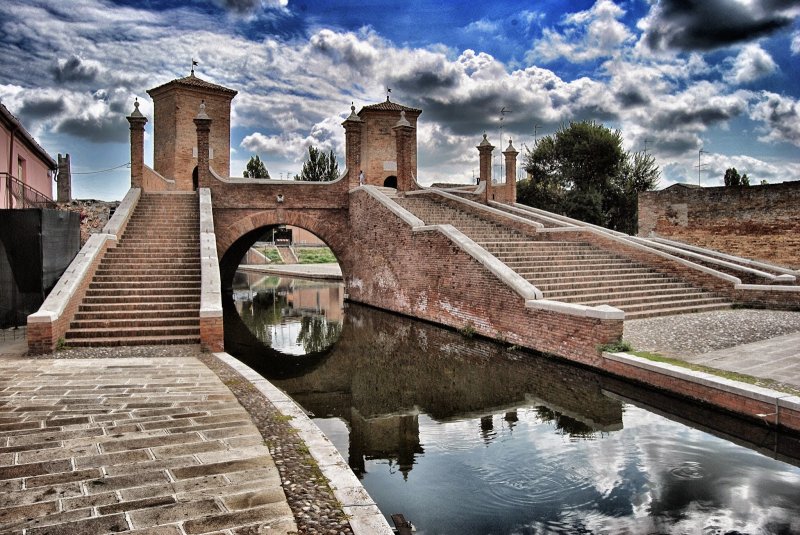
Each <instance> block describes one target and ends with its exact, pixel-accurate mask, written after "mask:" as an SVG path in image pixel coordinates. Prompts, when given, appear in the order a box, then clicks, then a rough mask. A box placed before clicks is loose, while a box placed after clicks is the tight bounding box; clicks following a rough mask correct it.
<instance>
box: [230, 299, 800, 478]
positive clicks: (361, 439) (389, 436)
mask: <svg viewBox="0 0 800 535" xmlns="http://www.w3.org/2000/svg"><path fill="white" fill-rule="evenodd" d="M232 314H233V315H236V312H235V311H232ZM231 319H232V320H233V323H235V322H236V318H233V317H232V318H231ZM226 320H227V318H226ZM265 349H266V348H265ZM443 355H448V357H449V358H442V356H443ZM237 357H238V358H240V359H242V360H244V361H245V362H246V363H247V364H248V365H249V366H251V367H253V368H254V369H256V370H258V371H260V372H261V373H262V374H263V375H264V376H266V377H268V378H269V379H270V381H271V382H272V383H274V384H275V385H277V386H278V387H279V388H281V389H282V390H284V391H286V392H287V393H288V394H289V395H290V396H291V397H292V398H293V399H295V400H297V401H298V403H300V404H301V405H302V406H303V408H305V409H306V410H308V411H311V412H312V413H314V414H316V415H318V416H320V417H326V416H335V417H338V418H341V419H343V420H344V421H345V422H347V425H348V428H349V429H348V430H349V440H350V459H349V463H350V465H351V467H353V469H354V470H356V471H358V470H359V468H361V469H363V468H364V462H365V460H366V459H371V458H382V459H391V460H394V461H397V463H398V465H399V467H400V469H401V470H406V471H407V470H410V469H411V467H412V465H413V463H414V458H415V457H416V456H417V455H418V454H419V453H421V446H420V437H419V413H420V411H422V412H424V413H425V414H427V415H429V416H430V417H431V418H433V419H435V420H438V421H447V420H455V419H463V418H481V419H482V422H487V425H488V423H489V422H490V421H491V417H492V416H493V415H494V416H495V417H502V418H503V419H504V421H506V422H512V421H513V419H514V410H515V408H517V407H539V410H537V412H538V417H539V419H541V420H547V421H552V423H553V428H554V432H561V433H565V434H568V435H575V436H584V437H585V436H590V435H591V434H593V433H597V432H613V431H615V430H618V429H621V428H622V405H621V403H620V402H619V399H623V400H624V401H625V402H632V403H635V404H638V405H642V406H645V407H647V408H648V410H650V411H654V412H657V413H660V414H663V415H664V416H666V417H668V418H670V419H673V420H677V421H679V422H682V423H685V424H688V425H690V426H692V427H697V428H700V429H702V430H703V431H706V432H709V433H712V434H714V435H717V436H720V437H723V438H725V439H726V440H733V441H734V442H736V443H738V444H740V445H743V446H745V447H748V448H751V449H754V450H757V451H759V452H761V453H763V454H764V455H767V456H769V457H776V458H779V459H781V460H783V461H785V462H789V463H791V464H795V465H800V441H798V439H797V437H796V436H794V435H783V434H779V433H776V432H774V430H770V429H765V428H764V426H763V424H758V423H755V424H747V423H745V422H743V421H742V420H741V419H738V418H736V417H734V416H732V415H728V414H726V413H720V412H718V411H717V412H715V411H713V410H711V409H709V408H708V407H707V406H703V405H698V404H695V403H691V402H687V401H682V400H679V399H677V398H675V397H672V396H669V395H666V394H664V393H658V392H653V391H652V390H649V389H643V388H641V387H636V386H633V385H631V384H629V383H627V382H625V381H621V380H618V379H614V378H611V377H609V376H607V375H604V374H598V373H594V372H591V371H589V370H586V369H584V368H578V367H576V366H572V365H569V364H566V363H563V362H559V361H558V360H554V359H549V358H544V357H538V356H534V355H528V354H526V355H525V358H519V357H520V354H519V353H516V352H509V351H507V350H506V349H504V348H503V347H502V346H499V345H497V344H492V343H488V342H485V341H482V340H477V339H472V340H468V339H465V338H464V337H463V336H461V335H460V334H458V333H456V332H453V331H449V330H446V329H441V328H438V327H436V326H433V325H431V324H429V323H425V322H419V321H413V320H410V319H407V318H402V317H398V316H396V315H394V314H387V313H383V312H380V311H377V310H374V309H368V308H365V307H360V306H358V305H351V306H350V307H348V311H347V315H346V316H345V322H344V328H343V330H342V333H341V336H340V338H339V341H338V342H337V343H336V344H335V345H334V346H333V347H332V348H331V349H330V350H329V351H327V352H325V353H324V355H317V356H315V358H314V359H313V363H310V362H309V363H306V366H305V367H304V369H303V371H302V373H295V372H296V366H297V363H294V362H289V363H288V364H287V366H286V367H285V368H281V367H279V365H277V364H276V361H277V360H278V359H279V357H276V358H274V359H273V358H270V357H269V356H267V355H266V353H265V352H264V351H263V350H262V351H261V352H260V351H253V352H252V353H250V354H249V355H241V356H239V354H238V353H237ZM365 360H369V361H370V364H369V366H366V365H364V361H365ZM443 378H444V380H443ZM472 432H474V433H475V434H476V436H477V435H479V434H482V433H485V432H486V425H483V428H478V427H475V428H474V429H472ZM486 439H487V440H490V439H491V437H490V436H488V435H487V437H486Z"/></svg>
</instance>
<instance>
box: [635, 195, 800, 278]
mask: <svg viewBox="0 0 800 535" xmlns="http://www.w3.org/2000/svg"><path fill="white" fill-rule="evenodd" d="M651 234H654V235H656V236H661V237H664V238H669V239H675V240H678V241H683V242H686V243H690V244H693V245H698V246H701V247H708V248H711V249H716V250H719V251H723V252H726V253H730V254H734V255H738V256H743V257H746V258H753V259H757V260H763V261H766V262H772V263H776V264H781V265H785V266H789V267H792V268H795V269H800V181H798V182H784V183H783V184H768V185H764V186H750V187H716V188H696V187H687V186H685V185H679V184H678V185H674V186H670V187H669V188H667V189H664V190H661V191H649V192H644V193H640V194H639V235H640V236H650V235H651Z"/></svg>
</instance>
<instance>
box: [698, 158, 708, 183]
mask: <svg viewBox="0 0 800 535" xmlns="http://www.w3.org/2000/svg"><path fill="white" fill-rule="evenodd" d="M703 154H708V151H705V150H703V149H700V150H699V151H697V185H698V186H699V185H700V170H701V169H703V168H704V167H707V166H708V164H706V163H702V162H701V161H700V157H701V156H702V155H703Z"/></svg>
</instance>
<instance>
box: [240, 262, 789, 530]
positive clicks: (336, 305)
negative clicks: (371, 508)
mask: <svg viewBox="0 0 800 535" xmlns="http://www.w3.org/2000/svg"><path fill="white" fill-rule="evenodd" d="M343 295H344V290H343V287H342V285H341V284H339V283H327V282H318V281H303V280H299V279H294V280H292V279H278V278H274V277H264V276H263V275H260V274H253V273H248V272H245V271H240V272H239V273H238V274H237V278H236V283H235V286H234V292H233V295H232V296H230V297H232V299H231V298H230V297H229V298H227V299H226V303H225V334H226V339H225V344H226V349H227V350H228V352H230V353H232V354H233V355H235V356H237V357H238V358H240V359H241V360H242V361H244V362H246V363H247V364H248V365H250V366H251V367H253V368H255V369H256V370H258V371H259V372H260V373H262V374H263V375H264V376H266V377H267V378H269V379H270V380H271V381H272V382H273V383H274V384H276V385H277V386H278V387H280V388H281V389H283V390H284V391H286V392H287V393H288V394H289V395H291V396H292V398H293V399H295V400H296V401H297V402H298V403H299V404H300V405H301V406H302V407H303V408H304V409H305V410H306V411H307V412H308V413H309V414H310V415H312V417H313V419H314V421H315V422H316V424H317V425H318V426H319V427H320V428H321V429H322V430H323V431H324V432H325V434H326V435H327V436H328V437H329V438H330V439H331V440H332V441H333V442H334V444H335V445H336V447H337V448H338V449H339V451H340V452H341V454H342V456H343V457H344V458H345V459H347V461H348V462H349V464H350V466H351V468H352V469H353V471H354V472H355V473H356V475H357V476H358V477H359V478H360V479H361V482H362V484H363V485H364V487H365V488H366V489H367V491H368V492H369V494H370V495H371V496H372V497H373V499H375V501H376V503H377V504H378V506H379V508H380V509H381V511H382V512H383V513H384V514H385V515H386V516H387V519H388V517H389V515H390V514H393V513H402V514H403V515H405V517H406V518H407V519H409V520H410V521H411V522H413V523H414V525H415V526H416V529H417V533H418V534H420V535H433V534H436V535H443V534H459V535H464V534H544V533H569V534H572V533H584V534H601V533H602V534H606V533H607V534H617V533H675V534H678V533H681V534H683V533H692V534H693V533H703V534H726V533H727V534H742V533H750V534H767V533H769V534H772V533H774V534H789V533H800V468H798V465H800V439H798V437H796V436H787V435H786V434H778V433H775V432H774V431H773V430H772V429H770V428H769V427H768V426H767V425H765V424H761V423H748V422H744V421H742V420H739V419H737V418H735V417H732V416H730V415H727V414H723V413H719V412H714V411H710V410H708V409H706V408H703V407H702V406H699V405H697V404H693V403H690V402H687V401H685V400H681V399H678V398H673V397H670V396H667V395H664V394H659V393H654V392H650V391H647V390H645V389H642V388H639V387H636V386H633V385H631V384H629V383H627V382H625V381H621V380H617V379H614V378H612V377H607V376H605V375H602V374H598V373H595V372H593V371H590V370H587V369H584V368H581V367H577V366H574V365H571V364H569V363H565V362H563V361H561V360H559V359H553V358H548V357H545V356H540V355H535V354H531V353H529V352H523V351H520V350H518V349H515V348H509V347H507V346H503V345H499V344H496V343H492V342H488V341H484V340H478V339H473V338H467V337H465V336H463V335H462V334H460V333H458V332H454V331H451V330H447V329H443V328H441V327H438V326H435V325H431V324H429V323H425V322H420V321H416V320H413V319H410V318H406V317H402V316H397V315H394V314H389V313H386V312H382V311H379V310H375V309H372V308H368V307H364V306H359V305H355V304H347V305H346V307H345V306H344V304H343Z"/></svg>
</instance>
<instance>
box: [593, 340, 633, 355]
mask: <svg viewBox="0 0 800 535" xmlns="http://www.w3.org/2000/svg"><path fill="white" fill-rule="evenodd" d="M597 349H599V350H600V351H602V352H603V353H627V352H630V351H632V350H633V346H632V345H631V344H630V343H629V342H626V341H625V340H617V341H616V342H611V343H609V344H606V345H602V346H598V348H597Z"/></svg>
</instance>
